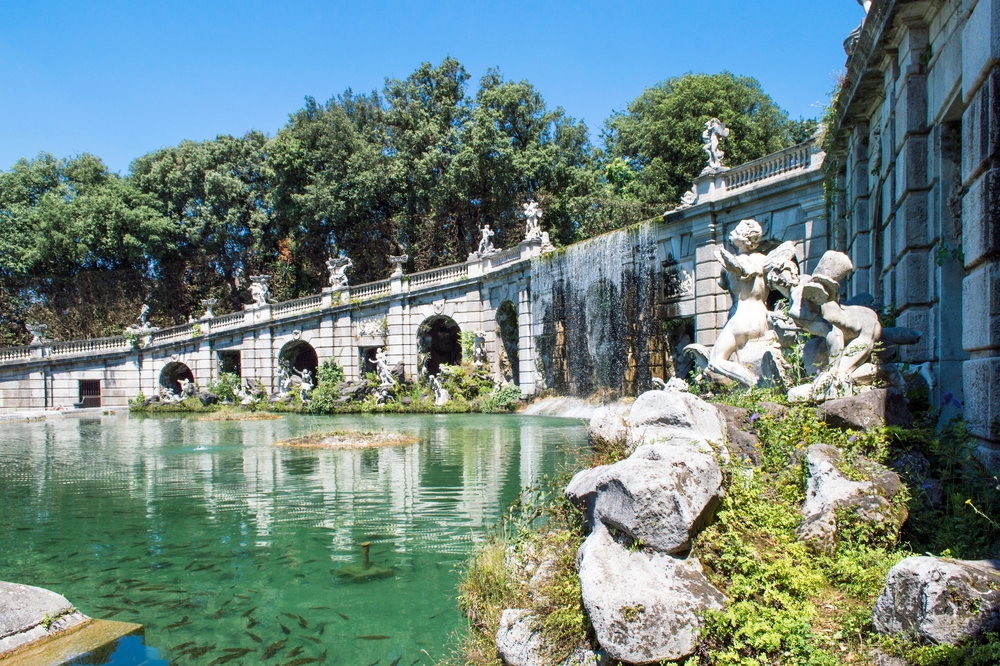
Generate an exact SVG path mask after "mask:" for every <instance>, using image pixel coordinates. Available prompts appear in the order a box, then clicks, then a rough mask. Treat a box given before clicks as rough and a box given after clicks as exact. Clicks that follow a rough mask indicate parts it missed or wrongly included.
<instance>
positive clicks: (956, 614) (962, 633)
mask: <svg viewBox="0 0 1000 666" xmlns="http://www.w3.org/2000/svg"><path fill="white" fill-rule="evenodd" d="M998 567H1000V562H998V561H996V560H992V561H963V560H951V559H944V558H937V557H908V558H906V559H905V560H903V561H902V562H900V563H899V564H897V565H896V566H894V567H893V568H892V569H891V570H890V571H889V575H888V576H886V582H885V589H883V590H882V594H881V595H880V596H879V598H878V600H876V601H875V608H874V610H873V613H872V623H873V624H874V625H875V629H876V630H877V631H878V632H879V633H883V634H897V635H903V636H907V637H911V638H916V639H917V640H919V641H921V642H932V643H958V642H960V641H962V640H964V639H966V638H970V637H975V636H979V635H980V634H982V633H985V632H992V631H997V630H998V629H1000V570H998Z"/></svg>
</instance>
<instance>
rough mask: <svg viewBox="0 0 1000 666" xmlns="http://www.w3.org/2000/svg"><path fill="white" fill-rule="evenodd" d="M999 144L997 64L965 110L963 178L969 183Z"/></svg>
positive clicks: (998, 79)
mask: <svg viewBox="0 0 1000 666" xmlns="http://www.w3.org/2000/svg"><path fill="white" fill-rule="evenodd" d="M998 148H1000V67H997V68H994V69H993V71H992V72H990V75H989V76H988V77H987V79H986V81H984V82H983V85H982V87H980V88H979V91H978V92H976V94H975V96H974V97H973V98H972V100H970V102H969V106H968V108H966V109H965V113H963V114H962V182H963V183H965V185H966V186H968V185H969V183H970V181H971V180H972V179H973V178H975V176H976V174H977V173H978V172H979V171H980V170H981V169H982V168H984V166H986V163H987V162H988V161H989V160H991V159H993V158H994V157H995V156H996V155H997V149H998Z"/></svg>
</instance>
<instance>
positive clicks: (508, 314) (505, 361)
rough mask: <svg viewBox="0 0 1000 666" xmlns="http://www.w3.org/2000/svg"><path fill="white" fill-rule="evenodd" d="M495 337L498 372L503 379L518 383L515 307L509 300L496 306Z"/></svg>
mask: <svg viewBox="0 0 1000 666" xmlns="http://www.w3.org/2000/svg"><path fill="white" fill-rule="evenodd" d="M497 337H498V338H499V339H500V345H499V346H498V349H497V354H498V359H499V363H500V374H501V375H503V377H504V379H507V380H509V381H512V382H514V383H515V384H518V385H520V383H521V378H520V372H519V367H520V366H519V365H518V360H517V339H518V325H517V308H516V307H514V304H513V303H512V302H510V301H504V302H503V303H501V304H500V307H498V308H497Z"/></svg>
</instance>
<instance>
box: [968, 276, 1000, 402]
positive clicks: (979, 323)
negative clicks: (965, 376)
mask: <svg viewBox="0 0 1000 666" xmlns="http://www.w3.org/2000/svg"><path fill="white" fill-rule="evenodd" d="M962 312H963V315H964V316H963V327H962V346H963V347H964V348H965V350H966V351H980V350H984V349H995V350H1000V264H996V263H993V264H987V265H985V266H981V267H980V268H978V269H976V270H974V271H972V272H971V273H970V274H969V275H968V276H966V278H965V279H964V280H963V281H962ZM998 388H1000V387H998ZM966 395H969V394H968V392H966Z"/></svg>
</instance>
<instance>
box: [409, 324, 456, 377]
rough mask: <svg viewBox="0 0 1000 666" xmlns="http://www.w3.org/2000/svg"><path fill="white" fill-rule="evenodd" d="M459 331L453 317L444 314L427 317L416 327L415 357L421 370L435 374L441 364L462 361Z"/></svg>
mask: <svg viewBox="0 0 1000 666" xmlns="http://www.w3.org/2000/svg"><path fill="white" fill-rule="evenodd" d="M461 332H462V329H461V328H459V326H458V324H457V323H456V322H455V320H454V319H452V318H451V317H448V316H445V315H434V316H431V317H428V318H427V319H425V320H424V321H423V322H421V324H420V326H419V327H417V357H418V358H419V359H420V368H421V371H422V372H424V373H426V374H429V375H436V374H438V372H440V370H441V366H442V365H459V364H461V363H462V343H461Z"/></svg>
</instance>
